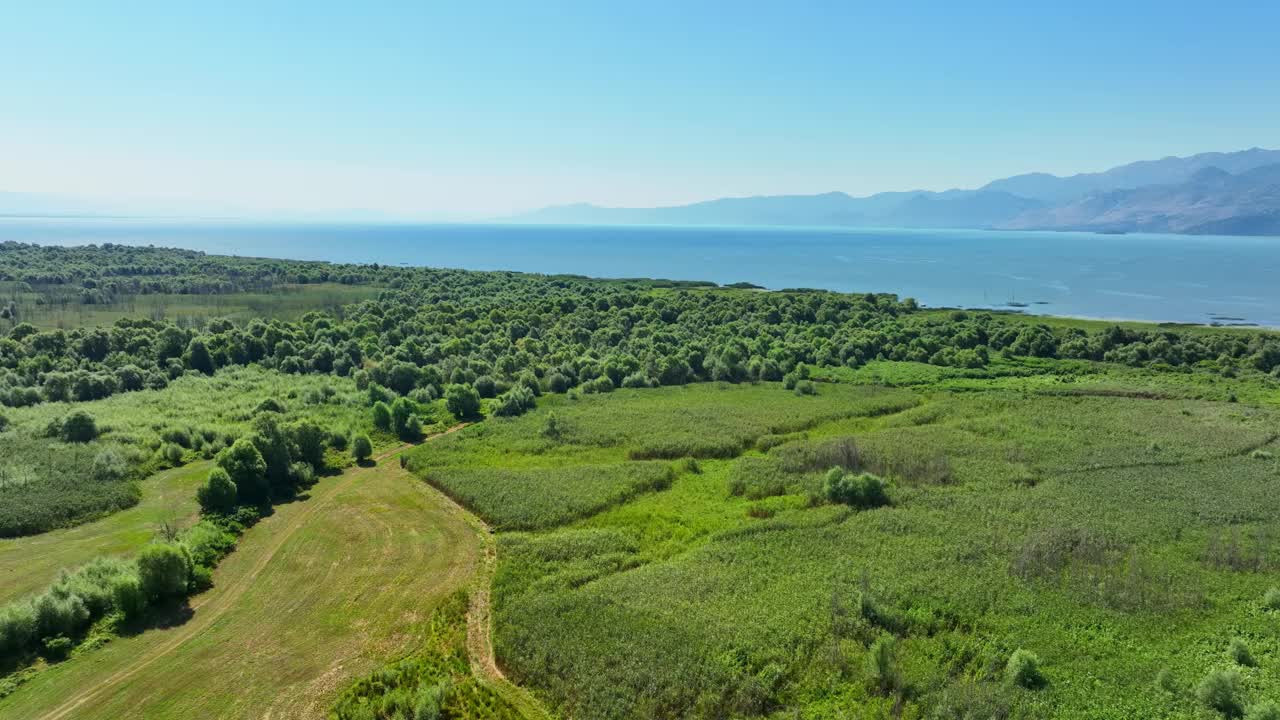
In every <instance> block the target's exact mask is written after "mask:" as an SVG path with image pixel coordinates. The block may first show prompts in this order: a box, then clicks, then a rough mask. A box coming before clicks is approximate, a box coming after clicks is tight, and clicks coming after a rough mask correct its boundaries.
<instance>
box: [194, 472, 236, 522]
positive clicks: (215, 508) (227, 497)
mask: <svg viewBox="0 0 1280 720" xmlns="http://www.w3.org/2000/svg"><path fill="white" fill-rule="evenodd" d="M196 500H197V501H198V502H199V503H200V509H201V510H203V511H204V512H207V513H226V512H230V511H231V510H232V509H234V508H235V506H236V484H235V483H234V482H233V481H232V480H231V476H230V475H229V474H228V473H227V471H226V469H224V468H222V467H215V468H213V469H212V470H210V471H209V478H208V480H206V481H205V483H204V484H203V485H201V486H200V487H199V489H197V490H196Z"/></svg>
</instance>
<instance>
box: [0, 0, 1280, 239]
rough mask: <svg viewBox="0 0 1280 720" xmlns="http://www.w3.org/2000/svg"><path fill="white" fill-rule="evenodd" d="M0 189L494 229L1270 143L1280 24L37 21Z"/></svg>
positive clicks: (689, 16) (428, 9)
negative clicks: (460, 218)
mask: <svg viewBox="0 0 1280 720" xmlns="http://www.w3.org/2000/svg"><path fill="white" fill-rule="evenodd" d="M6 5H7V7H6V8H5V10H4V11H3V20H2V21H0V48H2V49H0V57H3V59H4V61H3V62H2V63H0V98H2V100H0V190H11V191H38V192H65V193H72V194H79V195H111V196H137V197H148V198H160V199H165V200H166V201H167V202H172V203H173V204H174V205H175V206H178V205H182V204H183V203H187V204H204V205H207V206H210V207H213V206H217V207H236V208H262V209H268V208H276V209H289V210H298V211H304V210H334V209H343V208H371V209H379V210H385V211H388V212H393V213H398V214H404V215H409V214H412V215H423V214H428V213H435V212H444V213H459V214H471V215H484V214H496V213H503V212H507V211H511V210H518V209H524V208H532V207H537V206H541V205H546V204H555V203H565V202H574V201H589V202H595V203H600V204H610V205H653V204H669V203H678V202H686V201H692V200H698V199H704V198H711V197H717V196H724V195H748V194H770V193H784V192H791V193H806V192H823V191H827V190H844V191H847V192H850V193H852V194H868V193H872V192H876V191H880V190H895V189H898V190H901V189H913V188H926V189H945V188H949V187H973V186H977V185H980V184H982V183H984V182H985V181H987V180H989V179H992V178H996V177H1000V176H1005V175H1010V174H1014V173H1019V172H1027V171H1034V170H1045V171H1050V172H1055V173H1059V174H1063V173H1072V172H1080V171H1090V170H1099V169H1105V168H1107V167H1110V166H1112V165H1116V164H1120V163H1123V162H1128V161H1131V160H1137V159H1146V158H1154V157H1160V156H1164V155H1171V154H1177V155H1184V154H1191V153H1195V152H1202V151H1207V150H1235V149H1243V148H1247V147H1251V146H1255V145H1257V146H1263V147H1273V148H1274V147H1280V46H1277V38H1278V37H1280V3H1276V2H1262V1H1260V0H1252V1H1250V2H1231V1H1225V2H1215V3H1206V2H1177V1H1174V2H1125V1H1123V0H1110V1H1109V2H1091V1H1088V0H1086V1H1077V2H1070V3H1067V2H1063V3H1041V2H1026V1H1025V0H1023V1H1021V2H1007V3H983V2H931V3H912V2H883V3H872V2H854V1H853V0H849V1H847V2H831V3H805V2H786V3H777V4H773V5H766V4H765V3H755V2H742V1H741V0H738V1H737V2H725V3H713V2H698V1H697V0H686V1H685V2H670V3H668V2H639V3H620V2H608V1H604V2H581V3H560V2H551V1H543V2H530V3H484V2H440V3H437V2H424V1H421V0H420V1H417V2H402V3H387V2H383V3H376V2H369V3H359V2H332V3H331V2H307V3H302V2H299V3H293V4H284V3H270V2H219V3H213V2H209V3H182V2H178V3H175V2H163V3H160V2H157V3H147V2H129V3H109V2H93V3H89V2H85V3H69V2H57V1H56V0H47V1H46V2H29V3H19V2H11V3H6Z"/></svg>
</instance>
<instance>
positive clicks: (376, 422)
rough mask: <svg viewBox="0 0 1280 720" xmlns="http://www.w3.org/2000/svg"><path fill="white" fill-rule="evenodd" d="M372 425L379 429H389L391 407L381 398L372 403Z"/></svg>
mask: <svg viewBox="0 0 1280 720" xmlns="http://www.w3.org/2000/svg"><path fill="white" fill-rule="evenodd" d="M373 426H374V427H376V428H378V429H379V430H387V431H390V430H391V408H390V407H388V406H387V404H386V403H385V402H382V401H381V400H379V401H378V402H376V403H374V404H373Z"/></svg>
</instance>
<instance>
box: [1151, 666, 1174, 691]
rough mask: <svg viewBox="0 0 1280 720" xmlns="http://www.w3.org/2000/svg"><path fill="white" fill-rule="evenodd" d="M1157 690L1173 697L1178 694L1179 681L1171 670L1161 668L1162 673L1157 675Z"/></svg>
mask: <svg viewBox="0 0 1280 720" xmlns="http://www.w3.org/2000/svg"><path fill="white" fill-rule="evenodd" d="M1156 688H1157V689H1159V690H1163V691H1165V692H1167V693H1169V694H1171V695H1176V694H1177V693H1178V681H1177V679H1176V678H1174V677H1173V672H1172V671H1170V670H1169V668H1161V669H1160V672H1158V673H1156Z"/></svg>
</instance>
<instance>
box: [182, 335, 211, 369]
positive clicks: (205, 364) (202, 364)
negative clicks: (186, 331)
mask: <svg viewBox="0 0 1280 720" xmlns="http://www.w3.org/2000/svg"><path fill="white" fill-rule="evenodd" d="M184 359H185V360H186V363H187V367H189V368H191V369H192V370H196V371H198V372H202V373H204V374H205V375H212V374H213V371H214V370H215V367H214V364H213V355H211V354H210V353H209V347H208V346H207V345H205V344H204V341H203V340H201V339H200V338H198V337H197V338H192V340H191V343H190V344H188V345H187V353H186V357H185V358H184Z"/></svg>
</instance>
